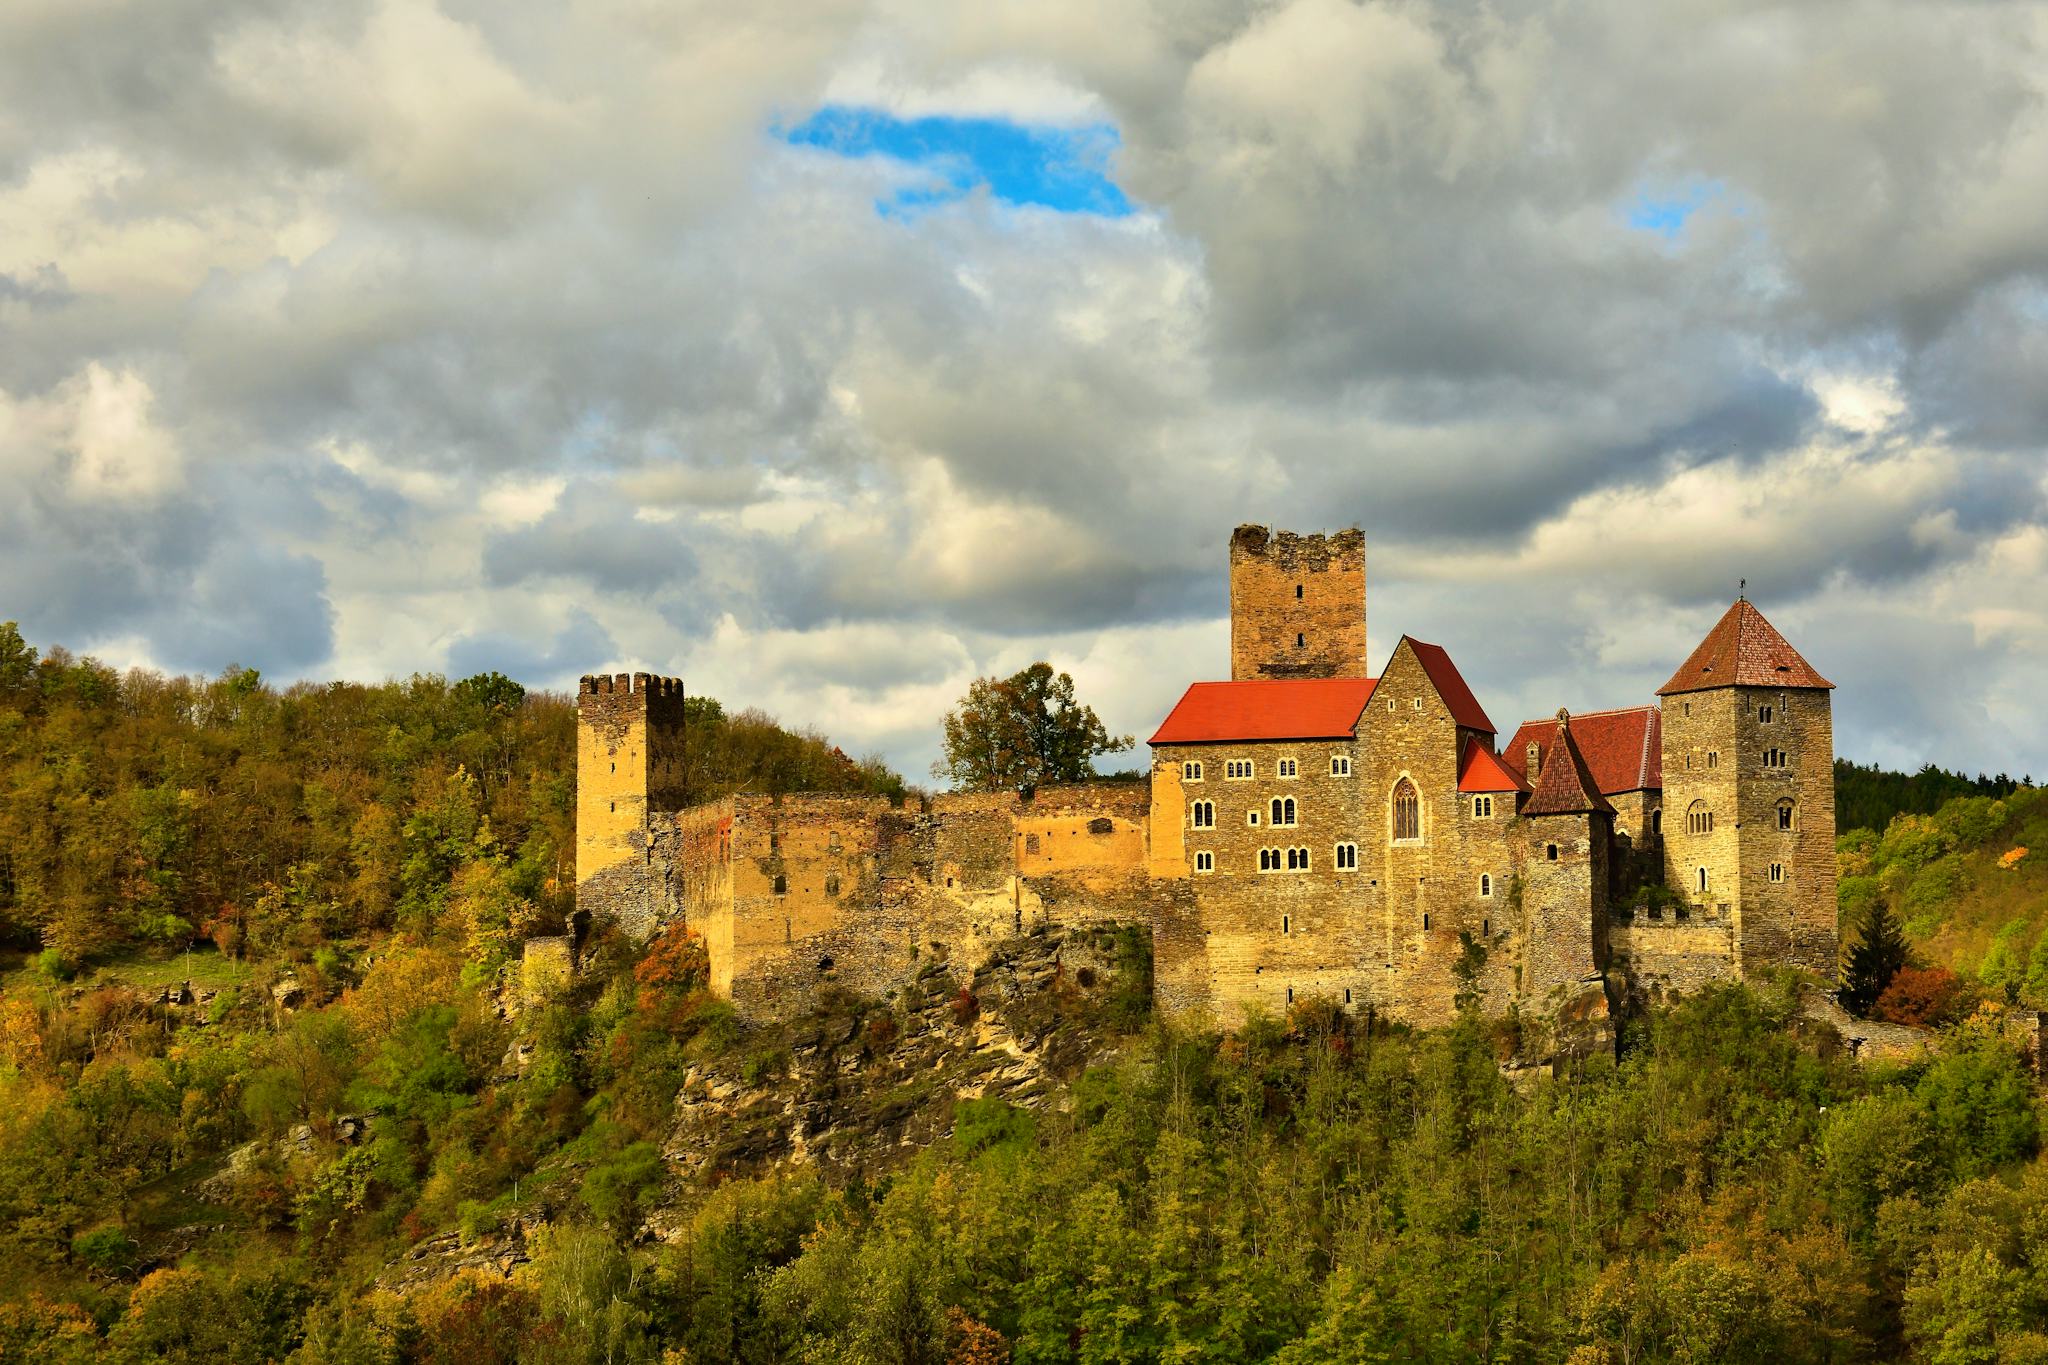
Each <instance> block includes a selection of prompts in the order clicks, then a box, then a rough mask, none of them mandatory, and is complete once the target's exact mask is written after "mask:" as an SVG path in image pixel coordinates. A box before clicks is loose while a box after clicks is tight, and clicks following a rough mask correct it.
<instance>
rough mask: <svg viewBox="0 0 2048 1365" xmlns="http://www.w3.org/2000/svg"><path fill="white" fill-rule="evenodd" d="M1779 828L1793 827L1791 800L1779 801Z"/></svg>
mask: <svg viewBox="0 0 2048 1365" xmlns="http://www.w3.org/2000/svg"><path fill="white" fill-rule="evenodd" d="M1778 828H1779V829H1791V828H1793V824H1792V803H1791V802H1790V801H1780V802H1779V803H1778Z"/></svg>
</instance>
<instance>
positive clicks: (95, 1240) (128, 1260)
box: [71, 1227, 137, 1275]
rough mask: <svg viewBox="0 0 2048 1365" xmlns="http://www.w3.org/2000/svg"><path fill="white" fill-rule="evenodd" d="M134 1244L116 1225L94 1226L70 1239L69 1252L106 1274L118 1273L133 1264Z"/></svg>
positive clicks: (131, 1266) (121, 1272) (129, 1268)
mask: <svg viewBox="0 0 2048 1365" xmlns="http://www.w3.org/2000/svg"><path fill="white" fill-rule="evenodd" d="M136 1250H137V1248H136V1245H135V1243H134V1241H133V1240H132V1239H131V1238H130V1237H129V1236H128V1234H127V1233H126V1232H123V1231H122V1230H121V1229H120V1228H117V1227H103V1228H94V1229H93V1230H92V1231H90V1232H81V1233H79V1234H78V1235H77V1236H76V1237H73V1238H72V1239H71V1254H72V1255H73V1256H76V1257H77V1258H78V1259H79V1260H81V1261H83V1262H85V1263H86V1264H87V1265H89V1266H91V1267H92V1268H93V1269H94V1270H97V1271H100V1272H101V1273H103V1274H107V1275H120V1274H123V1273H125V1272H127V1271H129V1270H132V1269H133V1268H134V1266H135V1253H136Z"/></svg>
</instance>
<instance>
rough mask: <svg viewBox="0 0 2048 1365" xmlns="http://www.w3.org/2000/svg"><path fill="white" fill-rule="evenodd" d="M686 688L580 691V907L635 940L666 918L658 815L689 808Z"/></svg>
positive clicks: (583, 687)
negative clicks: (656, 847)
mask: <svg viewBox="0 0 2048 1365" xmlns="http://www.w3.org/2000/svg"><path fill="white" fill-rule="evenodd" d="M683 772H684V768H683V683H682V680H681V679H680V678H663V677H657V676H655V675H653V674H649V673H620V674H616V675H605V674H599V675H597V676H594V677H592V676H586V677H584V678H583V679H582V681H581V682H580V683H579V684H578V686H577V689H576V908H577V910H578V911H579V912H580V913H582V914H587V915H589V916H591V917H593V918H600V919H612V920H616V921H617V922H618V923H620V924H621V925H622V926H624V927H625V929H626V930H627V932H628V933H631V934H633V935H634V936H635V937H644V936H646V935H647V934H648V933H650V932H652V930H653V928H654V925H655V923H656V921H657V920H658V919H659V917H660V913H661V906H662V888H663V884H664V879H665V877H666V869H665V868H663V867H659V866H657V865H656V859H655V857H654V852H653V843H652V839H651V837H650V829H649V820H650V817H652V816H655V815H659V814H663V813H667V812H673V811H677V810H680V809H682V806H683V799H684V791H683Z"/></svg>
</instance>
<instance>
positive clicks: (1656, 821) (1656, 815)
mask: <svg viewBox="0 0 2048 1365" xmlns="http://www.w3.org/2000/svg"><path fill="white" fill-rule="evenodd" d="M1650 833H1651V834H1653V835H1662V834H1663V833H1664V808H1663V807H1662V806H1655V807H1652V808H1651V810H1650Z"/></svg>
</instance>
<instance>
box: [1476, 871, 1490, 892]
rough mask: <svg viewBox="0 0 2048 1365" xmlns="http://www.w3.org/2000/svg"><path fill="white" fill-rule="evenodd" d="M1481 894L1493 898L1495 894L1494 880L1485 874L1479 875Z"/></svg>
mask: <svg viewBox="0 0 2048 1365" xmlns="http://www.w3.org/2000/svg"><path fill="white" fill-rule="evenodd" d="M1479 894H1480V895H1481V896H1491V895H1492V894H1493V878H1492V877H1491V876H1489V875H1488V874H1487V873H1484V872H1482V873H1480V874H1479Z"/></svg>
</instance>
